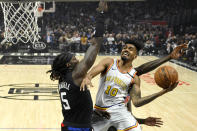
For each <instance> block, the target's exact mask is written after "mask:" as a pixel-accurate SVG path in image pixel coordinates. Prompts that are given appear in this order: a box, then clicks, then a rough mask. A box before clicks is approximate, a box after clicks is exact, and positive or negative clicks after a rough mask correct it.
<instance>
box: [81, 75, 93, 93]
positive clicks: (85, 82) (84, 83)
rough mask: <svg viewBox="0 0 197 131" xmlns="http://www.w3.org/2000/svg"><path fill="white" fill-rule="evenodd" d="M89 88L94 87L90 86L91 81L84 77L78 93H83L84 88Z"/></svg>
mask: <svg viewBox="0 0 197 131" xmlns="http://www.w3.org/2000/svg"><path fill="white" fill-rule="evenodd" d="M90 87H94V86H93V85H92V82H91V80H90V79H89V78H88V77H85V78H84V79H83V81H82V83H81V86H80V91H85V90H86V88H90Z"/></svg>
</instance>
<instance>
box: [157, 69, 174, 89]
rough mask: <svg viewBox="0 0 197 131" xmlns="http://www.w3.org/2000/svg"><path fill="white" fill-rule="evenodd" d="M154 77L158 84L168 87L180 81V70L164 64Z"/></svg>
mask: <svg viewBox="0 0 197 131" xmlns="http://www.w3.org/2000/svg"><path fill="white" fill-rule="evenodd" d="M154 78H155V82H156V83H157V85H158V86H160V87H161V88H164V89H166V88H168V87H169V86H170V84H171V83H173V84H174V83H176V81H178V72H177V71H176V69H174V68H173V67H171V66H162V67H160V68H158V69H157V71H156V72H155V75H154Z"/></svg>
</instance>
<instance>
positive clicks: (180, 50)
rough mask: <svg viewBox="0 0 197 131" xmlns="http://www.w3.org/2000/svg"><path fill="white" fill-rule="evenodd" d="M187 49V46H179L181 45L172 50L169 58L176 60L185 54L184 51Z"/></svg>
mask: <svg viewBox="0 0 197 131" xmlns="http://www.w3.org/2000/svg"><path fill="white" fill-rule="evenodd" d="M187 48H188V46H187V44H181V45H179V46H177V47H176V48H174V50H173V51H172V53H171V54H170V57H171V58H172V59H178V58H179V57H181V56H182V55H183V54H184V53H185V50H186V49H187Z"/></svg>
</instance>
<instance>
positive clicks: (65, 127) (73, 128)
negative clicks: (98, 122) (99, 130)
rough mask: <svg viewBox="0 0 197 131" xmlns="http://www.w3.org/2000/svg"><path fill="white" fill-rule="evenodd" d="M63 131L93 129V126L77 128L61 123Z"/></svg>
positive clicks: (90, 130)
mask: <svg viewBox="0 0 197 131" xmlns="http://www.w3.org/2000/svg"><path fill="white" fill-rule="evenodd" d="M61 131H93V130H92V128H76V127H71V126H65V125H64V124H63V123H62V124H61Z"/></svg>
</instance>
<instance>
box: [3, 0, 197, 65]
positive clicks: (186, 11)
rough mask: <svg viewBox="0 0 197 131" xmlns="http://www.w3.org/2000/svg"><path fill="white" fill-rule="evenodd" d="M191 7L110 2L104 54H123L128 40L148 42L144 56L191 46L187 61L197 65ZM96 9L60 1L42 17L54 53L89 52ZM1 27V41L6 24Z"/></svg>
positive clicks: (156, 0)
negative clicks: (57, 51) (53, 10)
mask: <svg viewBox="0 0 197 131" xmlns="http://www.w3.org/2000/svg"><path fill="white" fill-rule="evenodd" d="M190 6H191V5H190V4H188V3H187V1H186V0H174V1H171V0H165V1H163V0H148V1H146V2H112V3H109V12H108V13H107V14H106V20H105V33H104V35H103V37H104V42H103V44H102V48H101V53H103V54H111V55H114V54H118V53H120V51H121V47H122V46H123V45H124V42H125V41H126V40H127V39H133V40H138V41H140V42H143V43H144V45H145V47H144V49H143V51H142V52H140V54H141V55H160V56H161V55H165V54H169V53H170V52H171V51H172V50H173V48H175V47H176V46H177V45H179V44H182V43H189V48H188V50H187V51H186V55H185V56H184V61H185V62H189V63H190V64H191V65H196V63H197V33H196V32H197V31H191V30H192V29H194V26H193V22H194V21H195V17H194V16H195V12H196V13H197V9H196V8H197V7H196V8H193V7H192V8H191V7H190ZM96 7H97V3H95V2H61V3H58V2H57V3H56V11H55V12H54V13H44V16H43V17H42V18H41V19H42V20H41V21H42V22H41V23H42V24H40V26H41V27H42V31H41V37H42V41H44V42H45V43H47V46H48V47H49V49H50V50H60V51H72V52H85V51H86V49H87V48H88V46H89V45H90V44H91V41H90V39H91V37H92V36H93V32H94V29H95V19H96V18H95V16H96V12H95V8H96ZM1 15H2V14H1ZM1 17H3V16H1ZM155 22H156V24H155ZM157 22H158V23H157ZM194 23H195V22H194ZM0 24H1V25H0V33H1V35H0V41H1V40H2V39H3V26H2V25H3V23H2V21H1V23H0ZM11 47H12V44H7V45H0V50H1V51H3V50H9V49H11Z"/></svg>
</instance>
